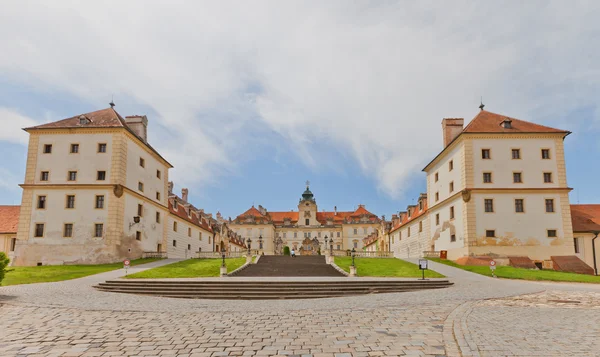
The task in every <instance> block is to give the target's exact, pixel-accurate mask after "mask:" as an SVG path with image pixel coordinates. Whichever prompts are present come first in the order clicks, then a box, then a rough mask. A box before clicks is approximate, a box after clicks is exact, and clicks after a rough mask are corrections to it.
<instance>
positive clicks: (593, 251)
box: [592, 231, 600, 275]
mask: <svg viewBox="0 0 600 357" xmlns="http://www.w3.org/2000/svg"><path fill="white" fill-rule="evenodd" d="M592 233H593V234H594V235H595V236H594V238H592V257H593V259H594V275H598V266H597V264H596V244H594V241H595V240H596V238H598V234H600V232H599V231H594V232H592Z"/></svg>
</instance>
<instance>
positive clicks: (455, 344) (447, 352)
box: [0, 261, 600, 357]
mask: <svg viewBox="0 0 600 357" xmlns="http://www.w3.org/2000/svg"><path fill="white" fill-rule="evenodd" d="M166 263H169V261H160V262H154V263H150V264H148V265H145V266H143V267H141V266H140V267H134V268H132V269H130V270H131V271H132V272H133V270H135V269H137V270H141V269H144V268H147V266H152V267H153V266H158V265H163V264H166ZM431 268H432V269H434V270H438V271H439V272H441V273H443V274H445V275H447V276H448V277H450V278H451V279H452V280H453V281H454V282H455V285H454V286H453V287H451V288H448V289H442V290H435V291H418V292H407V293H394V294H377V295H364V296H356V297H344V298H330V299H315V300H285V301H236V300H232V301H212V300H186V299H171V298H157V297H149V296H138V295H127V294H113V293H104V292H99V291H96V290H94V289H93V288H91V285H93V284H95V283H98V282H101V281H104V280H107V279H114V278H116V277H118V276H119V275H122V274H123V271H113V272H108V273H102V274H98V275H95V276H89V277H86V278H81V279H76V280H71V281H67V282H60V283H45V284H32V285H23V286H10V287H2V288H0V304H2V306H0V314H1V315H0V316H2V317H1V318H0V331H2V333H1V334H0V356H17V355H18V356H25V355H30V356H169V355H170V356H177V355H180V356H197V357H199V356H254V355H256V356H284V355H288V356H289V355H292V356H314V357H317V356H329V357H349V356H404V355H407V356H516V355H521V356H525V355H526V356H552V355H556V356H598V355H600V354H599V353H598V351H600V339H598V338H597V336H600V329H599V328H600V306H599V305H598V304H599V301H600V286H599V285H588V284H554V283H531V282H522V281H512V280H499V279H492V278H488V277H484V276H480V275H475V274H471V273H468V272H465V271H463V270H459V269H455V268H452V267H449V266H446V265H441V264H436V263H433V262H432V263H431ZM359 269H360V267H359ZM524 294H526V295H524ZM551 300H559V301H561V300H562V301H563V302H556V301H551ZM566 300H571V301H570V302H564V301H566ZM572 301H579V303H573V302H572Z"/></svg>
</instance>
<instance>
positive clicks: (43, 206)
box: [37, 196, 46, 209]
mask: <svg viewBox="0 0 600 357" xmlns="http://www.w3.org/2000/svg"><path fill="white" fill-rule="evenodd" d="M37 208H38V209H46V196H38V204H37Z"/></svg>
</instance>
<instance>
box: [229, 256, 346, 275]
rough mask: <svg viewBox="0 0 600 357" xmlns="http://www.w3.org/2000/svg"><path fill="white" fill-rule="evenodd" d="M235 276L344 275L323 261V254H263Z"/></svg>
mask: <svg viewBox="0 0 600 357" xmlns="http://www.w3.org/2000/svg"><path fill="white" fill-rule="evenodd" d="M235 276H331V277H333V276H344V275H342V273H340V272H339V271H337V270H336V269H335V268H334V267H332V266H331V265H329V264H327V263H325V256H323V255H308V256H297V257H295V258H292V257H290V256H285V255H263V256H261V257H260V259H259V260H258V263H256V264H251V265H249V266H248V267H247V268H246V269H244V270H241V271H239V272H238V273H237V274H235Z"/></svg>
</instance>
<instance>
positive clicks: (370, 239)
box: [363, 231, 379, 247]
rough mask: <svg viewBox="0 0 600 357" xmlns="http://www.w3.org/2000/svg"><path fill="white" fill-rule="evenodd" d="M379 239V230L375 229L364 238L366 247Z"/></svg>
mask: <svg viewBox="0 0 600 357" xmlns="http://www.w3.org/2000/svg"><path fill="white" fill-rule="evenodd" d="M377 241H379V234H378V232H377V231H375V232H373V233H371V234H369V235H368V236H366V237H364V238H363V245H364V246H365V247H368V246H370V245H371V244H373V243H376V242H377Z"/></svg>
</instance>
